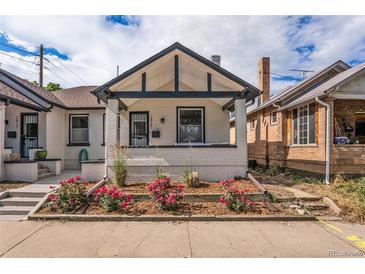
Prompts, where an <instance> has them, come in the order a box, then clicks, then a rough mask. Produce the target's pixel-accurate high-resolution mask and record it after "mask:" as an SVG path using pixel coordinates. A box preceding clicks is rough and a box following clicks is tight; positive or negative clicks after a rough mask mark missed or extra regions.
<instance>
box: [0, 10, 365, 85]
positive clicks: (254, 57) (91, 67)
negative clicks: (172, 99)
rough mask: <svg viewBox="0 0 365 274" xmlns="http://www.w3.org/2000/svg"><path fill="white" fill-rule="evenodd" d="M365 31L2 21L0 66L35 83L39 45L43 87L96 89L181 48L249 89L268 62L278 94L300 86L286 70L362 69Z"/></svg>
mask: <svg viewBox="0 0 365 274" xmlns="http://www.w3.org/2000/svg"><path fill="white" fill-rule="evenodd" d="M364 26H365V17H364V16H357V17H356V16H124V15H109V16H26V17H22V16H4V17H1V18H0V63H1V67H2V68H4V69H7V70H9V71H11V72H13V73H16V74H18V75H19V76H21V77H25V78H28V79H29V80H34V79H36V78H37V62H38V59H37V56H38V54H39V45H40V44H41V43H42V44H44V47H45V55H46V62H45V65H46V71H45V73H46V78H48V79H46V81H47V80H48V81H57V82H60V83H61V84H62V85H63V86H65V87H69V86H75V85H81V84H85V83H87V84H102V83H103V82H105V81H108V80H109V79H111V78H112V77H114V76H115V73H116V66H117V65H119V66H120V68H121V71H123V70H126V69H128V68H130V67H132V66H134V65H136V64H137V63H139V62H141V61H143V60H144V59H146V58H148V57H149V56H151V55H153V54H155V53H156V52H158V51H160V50H162V49H163V48H165V47H167V46H169V45H170V44H172V43H174V42H176V41H179V42H181V43H182V44H184V45H186V46H188V47H189V48H191V49H192V50H195V51H197V52H198V53H199V54H202V55H203V56H205V57H207V58H209V56H210V55H213V54H220V55H221V56H222V66H223V67H225V68H226V69H228V70H230V71H232V72H233V73H235V74H237V75H238V76H240V77H241V78H243V79H245V80H247V81H248V82H250V83H252V84H254V85H256V84H257V61H258V59H259V58H260V57H262V56H269V57H270V58H271V72H272V73H273V74H272V78H271V80H272V92H276V91H277V90H280V89H281V88H284V87H286V86H288V85H293V84H295V83H296V82H297V81H300V80H301V79H302V75H301V74H300V73H298V72H294V71H291V70H292V69H305V70H313V71H317V70H319V69H321V68H323V67H324V66H327V65H330V64H331V63H333V62H335V61H337V60H339V59H342V60H343V61H345V62H348V63H349V64H350V65H356V64H359V63H361V62H363V61H364V59H365V58H364V52H365V27H364ZM9 55H11V56H12V57H10V56H9ZM66 67H67V68H68V69H70V70H72V71H73V72H74V73H75V74H76V75H77V76H75V75H74V74H72V73H71V72H70V71H68V70H67V69H66ZM80 78H81V79H82V80H81V79H80Z"/></svg>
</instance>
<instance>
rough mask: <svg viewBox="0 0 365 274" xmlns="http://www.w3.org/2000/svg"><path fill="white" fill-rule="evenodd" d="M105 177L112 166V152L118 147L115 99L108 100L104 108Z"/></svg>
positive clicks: (117, 112) (116, 101) (116, 104)
mask: <svg viewBox="0 0 365 274" xmlns="http://www.w3.org/2000/svg"><path fill="white" fill-rule="evenodd" d="M105 110H106V113H105V175H107V174H108V167H110V166H112V165H113V158H114V157H113V156H114V155H113V151H114V147H115V146H116V145H119V134H118V115H119V102H118V100H116V99H108V102H107V104H106V107H105Z"/></svg>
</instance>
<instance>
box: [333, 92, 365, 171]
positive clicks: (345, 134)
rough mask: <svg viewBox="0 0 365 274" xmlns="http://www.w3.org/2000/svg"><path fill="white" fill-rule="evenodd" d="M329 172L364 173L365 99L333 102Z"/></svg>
mask: <svg viewBox="0 0 365 274" xmlns="http://www.w3.org/2000/svg"><path fill="white" fill-rule="evenodd" d="M333 134H334V139H333V144H332V153H331V154H332V162H331V173H332V174H336V173H342V174H359V175H360V174H361V175H363V174H365V99H336V100H334V102H333Z"/></svg>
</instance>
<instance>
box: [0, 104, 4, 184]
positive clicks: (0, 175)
mask: <svg viewBox="0 0 365 274" xmlns="http://www.w3.org/2000/svg"><path fill="white" fill-rule="evenodd" d="M4 141H5V104H4V103H3V102H0V182H2V181H3V180H4Z"/></svg>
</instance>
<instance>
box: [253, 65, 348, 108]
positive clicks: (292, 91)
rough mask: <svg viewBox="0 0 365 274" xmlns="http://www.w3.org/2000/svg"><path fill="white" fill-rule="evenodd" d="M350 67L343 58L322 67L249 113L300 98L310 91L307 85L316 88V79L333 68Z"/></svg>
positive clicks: (342, 69)
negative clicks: (292, 98) (294, 97)
mask: <svg viewBox="0 0 365 274" xmlns="http://www.w3.org/2000/svg"><path fill="white" fill-rule="evenodd" d="M349 68H351V66H349V65H348V64H346V63H345V62H343V61H342V60H338V61H337V62H335V63H333V64H331V65H329V66H328V67H326V68H324V69H322V70H321V71H319V72H317V73H315V74H313V75H312V76H310V77H308V78H307V79H304V80H302V81H300V82H299V83H297V84H295V85H293V86H289V87H286V88H284V89H283V90H281V91H279V92H277V93H276V94H274V95H273V96H271V97H270V99H269V100H268V101H266V102H265V103H263V104H262V105H260V106H258V107H257V108H255V109H253V110H252V111H250V112H249V113H248V114H251V113H254V112H256V111H259V110H261V109H264V108H266V107H268V106H271V105H272V104H275V103H279V102H281V101H284V100H287V99H289V98H291V97H293V96H299V98H300V97H301V95H300V92H301V91H304V90H305V91H306V92H309V90H310V88H309V89H306V88H305V87H306V86H309V85H311V88H313V89H314V88H315V84H314V83H316V81H318V80H319V79H320V77H322V76H323V75H325V74H326V73H328V72H330V71H331V70H333V69H335V70H337V71H339V72H342V71H346V70H347V69H349ZM312 83H313V84H312ZM325 83H326V82H325ZM298 93H299V94H298ZM304 94H306V93H303V96H304Z"/></svg>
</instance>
